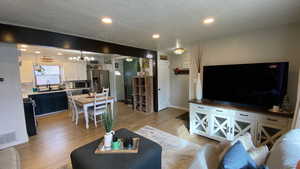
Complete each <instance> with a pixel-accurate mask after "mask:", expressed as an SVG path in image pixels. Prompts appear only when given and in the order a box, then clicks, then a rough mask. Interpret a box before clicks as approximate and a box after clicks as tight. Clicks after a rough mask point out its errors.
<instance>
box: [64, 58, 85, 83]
mask: <svg viewBox="0 0 300 169" xmlns="http://www.w3.org/2000/svg"><path fill="white" fill-rule="evenodd" d="M63 71H64V78H63V79H64V80H65V81H75V80H87V69H86V63H73V62H68V63H64V64H63Z"/></svg>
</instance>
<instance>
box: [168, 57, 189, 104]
mask: <svg viewBox="0 0 300 169" xmlns="http://www.w3.org/2000/svg"><path fill="white" fill-rule="evenodd" d="M169 58H170V106H173V107H178V108H186V109H187V108H188V101H189V75H188V74H184V75H175V73H174V69H175V68H181V69H182V68H189V65H190V57H186V55H171V56H170V57H169Z"/></svg>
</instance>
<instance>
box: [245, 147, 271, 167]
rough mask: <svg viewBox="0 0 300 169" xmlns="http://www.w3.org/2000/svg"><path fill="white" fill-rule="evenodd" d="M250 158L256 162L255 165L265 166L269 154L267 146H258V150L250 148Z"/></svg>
mask: <svg viewBox="0 0 300 169" xmlns="http://www.w3.org/2000/svg"><path fill="white" fill-rule="evenodd" d="M248 153H249V155H250V157H251V158H252V159H253V160H254V161H255V162H256V165H258V166H260V165H262V164H265V161H266V158H267V156H268V154H269V148H268V147H267V146H260V147H258V148H252V149H250V150H249V151H248Z"/></svg>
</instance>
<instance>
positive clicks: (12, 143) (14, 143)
mask: <svg viewBox="0 0 300 169" xmlns="http://www.w3.org/2000/svg"><path fill="white" fill-rule="evenodd" d="M28 141H29V139H28V137H27V138H26V139H25V140H20V141H13V142H11V143H8V144H2V145H0V150H1V149H5V148H8V147H12V146H16V145H19V144H24V143H27V142H28Z"/></svg>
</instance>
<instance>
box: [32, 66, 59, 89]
mask: <svg viewBox="0 0 300 169" xmlns="http://www.w3.org/2000/svg"><path fill="white" fill-rule="evenodd" d="M34 70H35V71H34V74H35V83H36V85H37V86H41V85H55V84H60V67H59V66H58V65H38V66H35V69H34Z"/></svg>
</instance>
